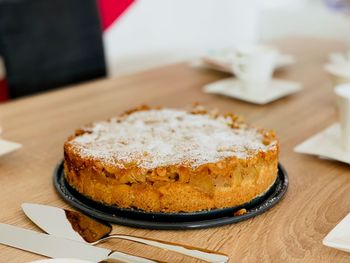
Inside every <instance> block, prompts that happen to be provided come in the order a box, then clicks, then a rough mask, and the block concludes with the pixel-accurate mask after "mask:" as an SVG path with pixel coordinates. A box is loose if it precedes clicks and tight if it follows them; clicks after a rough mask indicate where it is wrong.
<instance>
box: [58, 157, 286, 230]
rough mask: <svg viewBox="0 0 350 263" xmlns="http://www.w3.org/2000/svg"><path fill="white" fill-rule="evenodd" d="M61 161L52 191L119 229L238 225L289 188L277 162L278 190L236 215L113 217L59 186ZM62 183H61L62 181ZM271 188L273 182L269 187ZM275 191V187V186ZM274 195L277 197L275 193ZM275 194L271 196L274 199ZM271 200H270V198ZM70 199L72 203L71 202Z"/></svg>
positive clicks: (283, 169) (272, 205)
mask: <svg viewBox="0 0 350 263" xmlns="http://www.w3.org/2000/svg"><path fill="white" fill-rule="evenodd" d="M62 166H63V161H60V162H59V163H58V164H57V165H56V167H55V169H54V176H53V183H54V187H55V189H56V192H57V193H58V194H59V195H60V196H61V198H62V199H63V200H64V201H65V202H66V203H68V204H69V205H71V206H72V207H74V208H75V209H77V210H79V211H81V212H83V213H85V214H87V215H89V216H91V217H94V218H96V219H99V220H103V221H106V222H109V223H112V224H118V225H123V226H129V227H135V228H143V229H155V230H190V229H203V228H211V227H218V226H223V225H227V224H233V223H238V222H241V221H244V220H247V219H250V218H252V217H255V216H258V215H260V214H262V213H264V212H266V211H268V210H269V209H270V208H272V207H274V206H275V205H276V204H277V203H278V202H279V201H280V200H282V199H283V197H284V195H285V194H286V192H287V189H288V185H289V176H288V173H287V171H286V170H285V168H284V166H283V165H282V164H281V163H280V162H279V163H278V177H280V178H281V179H280V180H282V182H281V184H280V185H281V186H280V189H274V190H273V191H272V193H270V195H269V196H267V197H266V199H265V200H263V201H262V202H261V203H258V204H255V206H253V207H252V208H251V209H250V210H248V212H247V213H245V214H243V215H238V216H230V217H228V216H221V217H218V218H211V219H210V218H209V219H204V220H191V221H178V222H172V221H151V220H145V219H141V220H140V219H135V218H130V217H126V216H119V215H118V216H117V215H114V214H111V213H107V212H106V211H101V210H99V209H98V208H95V207H91V206H89V205H88V204H85V203H84V202H82V201H81V200H79V198H77V197H76V196H74V195H73V194H72V193H71V192H70V191H69V189H68V190H67V188H66V187H65V186H63V185H62V184H61V183H60V182H59V181H60V178H62V175H60V174H62V173H59V171H60V170H61V169H62ZM63 180H65V179H64V178H63ZM274 186H275V183H274V184H273V186H271V188H273V187H274ZM62 187H64V189H65V191H66V192H67V191H68V192H69V193H70V196H67V195H66V193H64V191H63V190H62ZM275 188H277V186H275ZM276 193H277V194H276ZM274 195H275V196H274ZM270 198H271V199H270ZM73 199H74V200H73Z"/></svg>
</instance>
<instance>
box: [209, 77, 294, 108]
mask: <svg viewBox="0 0 350 263" xmlns="http://www.w3.org/2000/svg"><path fill="white" fill-rule="evenodd" d="M299 90H301V85H300V84H299V83H297V82H292V81H287V80H280V79H272V81H271V84H270V86H269V87H268V91H266V90H264V91H262V92H258V93H257V92H254V93H253V92H247V91H246V90H244V89H243V88H242V87H241V83H240V81H239V80H238V79H236V78H228V79H224V80H219V81H216V82H213V83H210V84H208V85H206V86H204V88H203V91H204V92H206V93H214V94H220V95H225V96H228V97H232V98H235V99H240V100H244V101H248V102H251V103H255V104H266V103H269V102H271V101H274V100H277V99H279V98H282V97H284V96H287V95H289V94H292V93H295V92H297V91H299Z"/></svg>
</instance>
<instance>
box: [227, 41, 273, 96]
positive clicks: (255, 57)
mask: <svg viewBox="0 0 350 263" xmlns="http://www.w3.org/2000/svg"><path fill="white" fill-rule="evenodd" d="M277 55H278V51H277V50H276V49H274V48H271V47H267V46H245V47H240V48H236V50H235V51H234V52H233V53H232V71H233V73H234V74H235V75H236V77H237V78H238V79H239V80H240V82H241V86H242V87H243V88H244V89H245V90H246V91H253V92H257V91H265V90H266V88H267V87H268V85H269V83H270V81H271V79H272V74H273V71H274V69H275V65H276V60H277Z"/></svg>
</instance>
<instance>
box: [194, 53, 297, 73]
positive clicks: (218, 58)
mask: <svg viewBox="0 0 350 263" xmlns="http://www.w3.org/2000/svg"><path fill="white" fill-rule="evenodd" d="M230 52H231V51H222V52H219V51H217V52H213V53H211V54H208V55H206V56H203V57H201V58H199V59H195V60H193V61H192V62H191V66H193V67H198V68H209V69H214V70H218V71H222V72H227V73H232V70H231V63H230V59H231V58H230V56H231V55H230ZM295 61H296V60H295V57H293V56H292V55H289V54H279V56H278V58H277V62H276V65H275V70H278V69H282V68H284V67H287V66H290V65H292V64H294V63H295Z"/></svg>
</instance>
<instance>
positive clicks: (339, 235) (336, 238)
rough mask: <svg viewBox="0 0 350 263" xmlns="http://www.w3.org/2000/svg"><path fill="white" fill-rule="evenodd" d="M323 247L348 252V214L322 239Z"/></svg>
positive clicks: (349, 238)
mask: <svg viewBox="0 0 350 263" xmlns="http://www.w3.org/2000/svg"><path fill="white" fill-rule="evenodd" d="M322 243H323V245H325V246H327V247H332V248H336V249H340V250H343V251H346V252H350V213H349V214H348V215H347V216H345V217H344V218H343V220H342V221H340V223H339V224H338V225H336V226H335V228H333V229H332V231H331V232H329V233H328V235H327V236H326V237H325V238H324V239H323V242H322Z"/></svg>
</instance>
